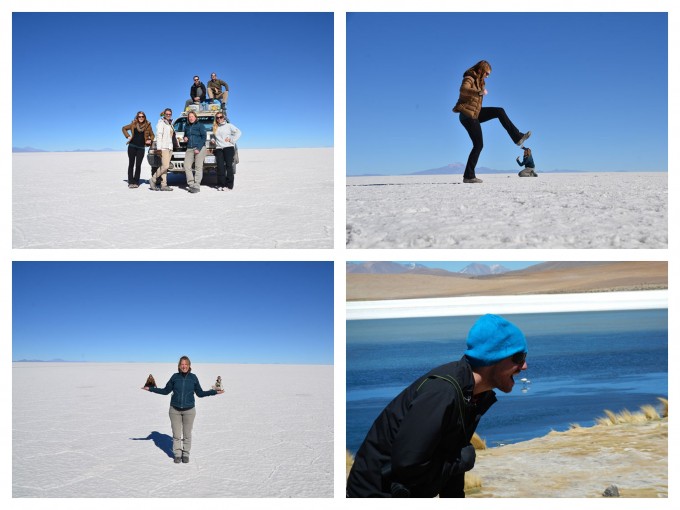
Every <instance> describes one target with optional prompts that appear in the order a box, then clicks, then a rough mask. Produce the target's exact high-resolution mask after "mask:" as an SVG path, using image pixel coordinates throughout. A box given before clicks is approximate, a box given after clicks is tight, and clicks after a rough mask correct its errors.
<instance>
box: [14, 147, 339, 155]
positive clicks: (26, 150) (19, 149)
mask: <svg viewBox="0 0 680 510" xmlns="http://www.w3.org/2000/svg"><path fill="white" fill-rule="evenodd" d="M334 147H335V146H334V145H315V146H297V145H295V146H285V147H284V146H282V147H240V148H239V150H248V149H333V148H334ZM125 151H127V149H112V148H109V147H106V148H103V149H55V150H49V149H37V148H35V147H12V153H13V154H34V153H44V152H125Z"/></svg>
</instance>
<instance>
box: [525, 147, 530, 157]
mask: <svg viewBox="0 0 680 510" xmlns="http://www.w3.org/2000/svg"><path fill="white" fill-rule="evenodd" d="M524 152H526V153H528V154H529V156H531V149H530V148H529V147H527V148H525V149H524Z"/></svg>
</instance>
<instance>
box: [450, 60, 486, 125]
mask: <svg viewBox="0 0 680 510" xmlns="http://www.w3.org/2000/svg"><path fill="white" fill-rule="evenodd" d="M483 99H484V80H483V79H482V77H481V76H479V75H478V74H477V73H476V72H475V71H473V70H472V69H468V70H467V71H465V74H464V75H463V83H462V85H461V86H460V96H459V97H458V102H457V103H456V106H454V107H453V111H454V112H456V113H463V114H465V115H467V116H468V117H471V118H473V119H476V118H477V117H479V112H480V110H481V109H482V100H483Z"/></svg>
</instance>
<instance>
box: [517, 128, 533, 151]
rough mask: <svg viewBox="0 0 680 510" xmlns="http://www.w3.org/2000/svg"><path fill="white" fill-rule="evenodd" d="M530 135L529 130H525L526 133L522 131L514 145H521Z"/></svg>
mask: <svg viewBox="0 0 680 510" xmlns="http://www.w3.org/2000/svg"><path fill="white" fill-rule="evenodd" d="M530 136H531V131H527V132H526V133H524V134H523V135H522V138H520V139H519V141H518V142H516V143H515V145H518V146H520V147H521V146H522V145H524V142H526V141H527V140H528V139H529V137H530Z"/></svg>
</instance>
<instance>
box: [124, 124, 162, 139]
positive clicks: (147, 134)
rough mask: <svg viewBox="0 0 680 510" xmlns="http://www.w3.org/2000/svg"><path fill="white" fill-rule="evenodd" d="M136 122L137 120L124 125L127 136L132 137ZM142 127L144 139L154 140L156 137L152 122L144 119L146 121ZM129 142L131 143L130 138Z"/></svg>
mask: <svg viewBox="0 0 680 510" xmlns="http://www.w3.org/2000/svg"><path fill="white" fill-rule="evenodd" d="M136 124H137V121H136V120H133V121H132V122H130V123H129V124H128V125H127V126H123V135H124V136H125V138H130V137H131V136H132V135H133V134H134V129H135V125H136ZM142 129H143V130H144V141H146V140H151V141H152V142H153V139H154V138H155V137H154V134H153V129H152V128H151V123H150V122H149V121H148V120H144V123H143V124H142ZM128 131H129V133H128ZM127 143H130V140H128V141H127Z"/></svg>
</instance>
